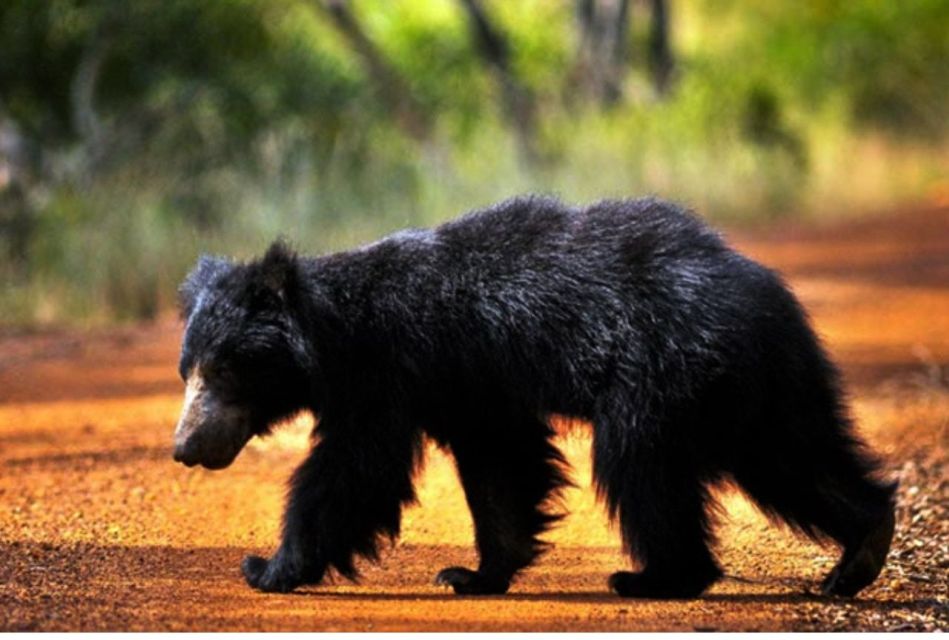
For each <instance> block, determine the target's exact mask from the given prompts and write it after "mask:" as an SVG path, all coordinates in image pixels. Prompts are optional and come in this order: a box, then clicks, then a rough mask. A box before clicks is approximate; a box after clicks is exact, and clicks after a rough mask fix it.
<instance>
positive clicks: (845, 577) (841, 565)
mask: <svg viewBox="0 0 949 640" xmlns="http://www.w3.org/2000/svg"><path fill="white" fill-rule="evenodd" d="M895 526H896V516H895V514H894V513H893V509H892V508H891V509H890V510H889V511H888V512H887V513H886V515H885V516H884V517H883V518H882V519H881V520H880V523H879V524H878V525H877V526H876V527H875V528H874V529H873V530H872V531H870V533H868V534H867V535H866V536H864V538H863V539H862V540H861V541H860V542H859V543H858V544H857V545H855V546H853V547H848V548H847V549H845V550H844V555H843V557H842V558H841V559H840V562H838V563H837V566H835V567H834V568H833V570H832V571H831V572H830V573H829V574H828V575H827V577H826V578H824V581H823V582H822V583H821V593H823V594H824V595H826V596H845V597H852V596H855V595H857V592H858V591H860V590H861V589H863V588H864V587H866V586H868V585H869V584H870V583H871V582H873V581H874V580H876V578H877V576H878V575H880V571H882V570H883V565H884V563H885V562H886V556H887V554H888V553H889V551H890V543H891V542H892V540H893V531H894V529H895Z"/></svg>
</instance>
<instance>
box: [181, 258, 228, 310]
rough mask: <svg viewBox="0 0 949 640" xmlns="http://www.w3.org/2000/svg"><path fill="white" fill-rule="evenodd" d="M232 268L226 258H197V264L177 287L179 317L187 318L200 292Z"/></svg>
mask: <svg viewBox="0 0 949 640" xmlns="http://www.w3.org/2000/svg"><path fill="white" fill-rule="evenodd" d="M233 266H234V265H233V264H232V263H231V261H230V260H228V259H227V258H220V257H217V256H209V255H203V256H201V257H200V258H198V263H197V264H196V265H195V266H194V269H192V270H191V273H189V274H188V276H187V277H186V278H185V279H184V282H182V283H181V286H180V287H178V308H179V310H180V311H181V317H182V318H188V317H189V316H190V315H191V312H192V311H194V307H195V304H196V303H197V301H198V297H199V296H200V295H201V292H202V291H204V290H205V288H207V286H208V285H209V284H211V283H212V282H213V281H214V280H216V279H217V278H218V277H219V276H221V275H222V274H223V273H225V272H226V271H229V270H230V269H231V268H232V267H233Z"/></svg>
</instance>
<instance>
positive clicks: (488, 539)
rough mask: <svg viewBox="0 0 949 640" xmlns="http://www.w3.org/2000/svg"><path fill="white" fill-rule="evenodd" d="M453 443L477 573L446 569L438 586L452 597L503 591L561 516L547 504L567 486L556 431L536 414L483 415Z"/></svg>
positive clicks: (535, 553) (541, 544)
mask: <svg viewBox="0 0 949 640" xmlns="http://www.w3.org/2000/svg"><path fill="white" fill-rule="evenodd" d="M466 422H468V424H466V425H464V427H463V428H461V429H459V430H458V435H456V436H455V437H453V438H451V440H450V442H449V444H450V446H451V449H452V452H453V454H454V456H455V461H456V464H457V466H458V473H459V475H460V476H461V483H462V486H463V487H464V490H465V497H466V499H467V501H468V506H469V508H470V509H471V515H472V518H473V519H474V526H475V540H476V544H477V547H478V553H479V556H480V563H479V566H478V569H477V571H474V570H471V569H467V568H464V567H449V568H447V569H443V570H442V571H440V572H439V573H438V576H437V577H436V578H435V582H436V584H443V585H448V586H451V587H452V588H453V589H454V590H455V593H458V594H464V595H473V594H501V593H505V592H507V590H508V587H509V586H510V583H511V579H512V578H513V577H514V575H515V574H516V573H517V572H518V571H519V570H521V569H523V568H524V567H526V566H528V565H529V564H530V563H531V562H533V560H534V559H535V558H536V557H537V555H538V554H539V553H540V552H541V551H542V550H543V543H542V542H541V541H539V540H538V539H537V535H538V534H540V533H542V532H543V531H544V530H546V529H547V528H548V527H549V526H550V525H551V524H553V523H554V522H555V521H556V520H558V519H559V517H560V516H559V515H557V514H551V513H548V512H547V511H545V510H544V505H545V503H546V502H547V501H548V500H549V499H550V498H551V496H552V495H556V494H557V492H558V491H559V490H560V489H561V488H562V487H564V486H565V485H568V484H569V481H568V480H567V479H566V477H565V475H564V467H565V465H566V462H565V460H564V458H563V455H562V454H561V453H560V451H558V450H557V448H556V447H555V446H554V445H553V444H551V442H550V438H551V437H552V436H553V431H552V429H551V428H550V426H549V425H547V424H546V423H545V422H544V421H542V420H541V419H539V418H537V417H536V416H533V415H520V416H517V417H513V418H512V417H511V416H510V415H508V416H504V417H494V416H486V415H483V414H482V415H480V416H479V420H477V421H466Z"/></svg>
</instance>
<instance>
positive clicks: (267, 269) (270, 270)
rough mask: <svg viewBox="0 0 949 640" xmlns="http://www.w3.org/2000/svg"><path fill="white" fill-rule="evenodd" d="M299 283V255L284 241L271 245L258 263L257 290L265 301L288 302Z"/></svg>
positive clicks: (255, 280) (255, 281) (255, 282)
mask: <svg viewBox="0 0 949 640" xmlns="http://www.w3.org/2000/svg"><path fill="white" fill-rule="evenodd" d="M298 283H299V264H298V258H297V254H296V252H295V251H293V249H291V248H290V247H289V245H288V244H287V243H286V241H284V240H283V239H280V240H277V241H276V242H274V243H273V244H271V245H270V248H269V249H267V253H265V254H264V257H263V258H261V259H260V262H258V263H257V269H256V274H255V278H254V284H255V285H256V286H255V289H256V291H257V293H258V294H259V295H260V296H261V299H262V300H264V301H268V300H269V301H273V300H275V299H276V300H278V301H280V302H281V303H283V302H286V300H287V298H288V297H290V295H291V294H292V293H293V292H294V291H295V290H296V287H297V285H298Z"/></svg>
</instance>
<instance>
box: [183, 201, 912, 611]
mask: <svg viewBox="0 0 949 640" xmlns="http://www.w3.org/2000/svg"><path fill="white" fill-rule="evenodd" d="M182 297H183V300H182V305H183V309H184V311H185V314H186V316H187V318H188V327H187V331H186V337H185V343H184V348H183V353H182V367H181V368H182V375H187V374H188V372H189V371H191V370H192V368H193V367H195V366H196V365H199V366H200V367H201V368H202V370H203V371H204V372H205V374H206V376H208V377H209V378H210V380H209V385H215V386H216V387H217V388H218V389H219V391H220V393H222V394H227V396H228V397H230V398H233V399H235V401H237V402H241V403H245V404H249V405H250V406H251V408H252V410H253V412H254V414H255V415H256V416H258V420H257V423H256V425H257V426H256V427H255V430H256V432H257V433H264V432H265V431H266V430H267V428H268V427H269V425H270V424H271V423H273V422H274V421H275V420H278V419H280V418H282V417H285V416H287V415H290V414H292V413H294V412H296V411H299V410H305V409H310V410H312V411H314V412H315V413H316V414H318V415H319V424H318V427H317V429H316V437H317V440H318V442H317V444H316V445H315V446H314V448H313V452H312V454H311V455H310V457H309V458H308V459H307V460H306V462H304V463H303V465H302V466H301V467H300V468H299V469H298V470H297V472H296V473H295V474H294V477H293V481H292V487H291V492H290V497H289V501H288V505H287V511H286V516H285V519H284V528H283V541H282V543H281V545H280V548H279V549H278V550H277V552H276V554H275V555H274V556H273V558H271V559H270V560H269V561H268V560H265V559H263V558H258V557H250V558H248V559H247V560H245V562H244V565H243V570H244V573H245V576H246V577H247V580H248V582H249V583H250V584H251V585H252V586H254V587H257V588H259V589H261V590H264V591H288V590H291V589H293V588H294V587H296V586H298V585H300V584H304V583H317V582H319V581H320V580H321V579H322V578H323V577H324V576H325V574H326V571H327V570H328V569H330V568H334V569H336V570H337V571H338V572H339V573H341V574H342V575H344V576H347V577H354V576H355V575H356V569H355V567H354V564H353V559H354V556H355V555H362V556H367V557H369V558H375V557H376V555H377V543H378V541H379V539H380V537H390V538H391V537H395V536H397V535H398V533H399V520H400V512H401V509H402V507H403V505H405V504H408V503H410V502H412V501H413V500H414V492H413V488H412V477H413V473H414V470H415V468H416V466H417V464H418V463H419V453H420V449H421V446H422V441H423V437H424V436H428V437H431V438H433V439H435V440H436V441H437V442H439V443H440V444H441V445H443V446H446V447H448V448H449V449H450V450H451V451H452V452H453V454H454V456H455V458H456V460H457V465H458V471H459V474H460V476H461V480H462V483H463V486H464V489H465V492H466V495H467V499H468V504H469V506H470V508H471V511H472V515H473V517H474V521H475V530H476V537H477V545H478V550H479V553H480V557H481V563H480V566H479V567H478V569H477V570H476V571H474V570H469V569H464V568H459V567H453V568H450V569H446V570H445V571H443V572H441V573H440V574H439V576H438V580H439V582H441V583H444V584H450V585H452V586H453V587H454V588H455V590H456V591H457V592H458V593H503V592H504V591H506V590H507V588H508V585H509V583H510V581H511V579H512V578H513V577H514V575H515V574H516V573H517V572H518V571H519V570H520V569H522V568H524V567H526V566H527V565H529V564H530V563H531V562H532V561H533V560H534V559H535V557H536V556H537V555H538V553H539V552H540V551H541V550H542V544H541V543H540V542H539V541H538V539H537V535H538V534H539V533H541V532H542V531H543V530H544V529H545V528H546V527H547V526H548V525H550V524H551V523H552V522H554V521H555V520H556V519H557V517H558V515H556V514H555V513H551V508H550V504H551V501H552V500H554V499H556V497H557V493H558V490H559V489H561V488H562V487H563V486H564V485H565V484H566V479H565V476H564V473H563V471H564V460H563V458H562V456H561V454H560V452H559V451H558V450H557V449H556V448H555V446H554V445H553V444H552V443H551V436H552V432H551V429H550V427H549V426H548V423H547V420H548V417H549V416H550V415H551V414H562V415H567V416H575V417H579V418H583V419H587V420H589V421H591V422H592V424H593V434H594V437H593V458H594V475H595V480H596V484H597V487H598V490H599V492H600V494H601V495H602V497H603V499H604V500H605V502H606V505H607V507H608V510H609V514H610V516H611V517H612V518H615V519H617V520H618V521H619V524H620V527H621V532H622V537H623V541H624V544H625V546H626V548H627V549H628V551H629V553H630V554H631V555H632V556H633V558H634V559H635V560H636V561H637V562H638V564H639V565H640V567H641V570H640V572H639V573H629V572H620V573H617V574H614V576H613V577H612V578H611V579H610V585H611V587H612V588H613V589H614V590H615V591H617V592H618V593H619V594H621V595H626V596H644V597H691V596H695V595H698V594H700V593H701V592H702V591H703V590H704V589H705V588H706V587H707V586H708V585H709V584H711V583H712V582H713V581H714V580H715V579H717V578H718V577H719V576H720V575H721V571H720V569H719V567H718V565H717V563H716V561H715V559H714V557H713V555H712V553H711V552H710V550H709V544H710V542H712V531H711V523H710V521H709V516H708V509H709V497H708V494H707V487H708V486H709V484H710V483H712V482H715V481H718V480H723V479H725V480H729V479H730V480H733V481H734V482H735V483H737V484H738V485H739V486H740V487H741V488H743V489H744V490H745V491H746V492H747V493H748V495H750V496H751V497H752V498H753V499H754V500H755V501H756V502H757V503H758V504H759V505H761V507H762V508H763V509H764V510H765V511H766V512H767V513H768V514H770V515H773V516H775V517H779V518H781V519H783V520H784V521H786V522H788V523H789V524H791V525H793V526H794V527H796V528H797V529H799V530H800V531H802V532H803V533H805V534H807V535H810V536H813V537H816V538H823V537H827V538H830V539H831V540H833V541H836V542H837V543H839V544H840V545H842V546H843V547H844V549H845V553H844V558H843V560H842V561H841V564H840V565H839V566H838V567H837V569H835V571H836V572H837V575H836V577H835V576H833V575H832V576H829V577H828V581H827V583H826V584H825V589H826V590H827V591H828V592H829V593H847V594H849V593H850V592H855V590H859V588H862V587H863V586H865V585H866V584H868V583H869V582H871V581H872V580H873V579H874V578H875V577H876V575H877V573H879V570H880V568H881V567H882V564H883V558H884V557H885V555H886V551H887V549H888V545H889V537H887V533H886V531H887V523H888V522H889V526H890V529H889V531H890V535H892V516H891V514H892V495H893V487H892V486H891V485H888V484H885V483H882V482H880V481H879V480H877V479H876V478H875V475H876V472H877V470H878V463H877V462H876V460H875V459H874V458H873V457H871V456H870V455H869V454H868V453H867V452H866V451H864V450H863V448H862V446H861V444H860V443H859V442H858V441H857V440H856V438H855V436H854V435H853V433H852V429H851V424H850V420H849V418H848V417H847V414H846V411H845V408H844V406H843V404H842V400H841V391H840V389H839V385H838V382H837V374H836V372H835V369H834V367H833V366H832V365H831V363H830V362H829V361H828V359H827V357H826V356H825V354H824V352H823V351H822V349H821V347H820V346H819V344H818V341H817V339H816V337H815V336H814V333H813V332H812V331H811V329H810V328H809V326H808V322H807V319H806V317H805V314H804V312H803V311H802V309H801V307H800V306H799V305H798V303H797V301H796V300H795V299H794V297H793V295H792V294H791V293H789V291H788V289H787V288H786V287H785V286H784V284H783V283H782V282H781V280H780V278H779V277H778V276H777V275H776V274H775V273H774V272H772V271H770V270H768V269H766V268H765V267H762V266H761V265H759V264H757V263H755V262H753V261H751V260H749V259H747V258H745V257H743V256H741V255H739V254H738V253H736V252H734V251H733V250H731V249H730V248H728V247H727V246H726V245H725V244H724V243H723V242H722V240H721V239H720V237H719V236H718V235H717V234H716V233H714V232H713V231H711V230H710V229H709V228H708V227H707V226H706V225H705V224H704V223H703V222H702V221H701V220H699V219H698V218H697V217H695V216H693V215H691V214H690V213H688V212H685V211H683V210H682V209H679V208H677V207H676V206H674V205H671V204H668V203H665V202H661V201H658V200H654V199H643V200H632V201H606V202H600V203H598V204H594V205H592V206H589V207H586V208H572V207H568V206H565V205H563V204H561V203H560V202H558V201H556V200H553V199H547V198H540V197H524V198H517V199H513V200H509V201H506V202H503V203H500V204H498V205H496V206H494V207H491V208H488V209H485V210H482V211H475V212H473V213H470V214H468V215H466V216H464V217H462V218H460V219H458V220H455V221H452V222H449V223H447V224H444V225H442V226H440V227H438V228H436V229H433V230H409V231H403V232H400V233H396V234H394V235H392V236H389V237H388V238H385V239H383V240H380V241H379V242H376V243H374V244H371V245H368V246H365V247H362V248H359V249H356V250H354V251H349V252H345V253H339V254H335V255H329V256H325V257H320V258H315V259H310V258H300V257H297V256H296V255H294V254H293V253H292V252H290V251H289V250H288V249H287V248H286V247H285V246H284V245H282V244H279V243H277V244H275V245H274V246H273V247H271V249H270V251H269V252H268V253H267V255H266V256H265V257H264V258H263V259H262V260H260V261H258V262H252V263H249V264H228V265H226V266H222V263H220V262H208V263H205V262H202V263H201V265H199V267H198V268H197V269H196V270H195V272H194V273H193V274H192V276H190V277H189V280H188V281H187V282H186V284H185V285H184V286H183V288H182ZM884 541H885V544H884ZM848 554H849V555H848ZM881 554H882V555H881Z"/></svg>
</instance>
